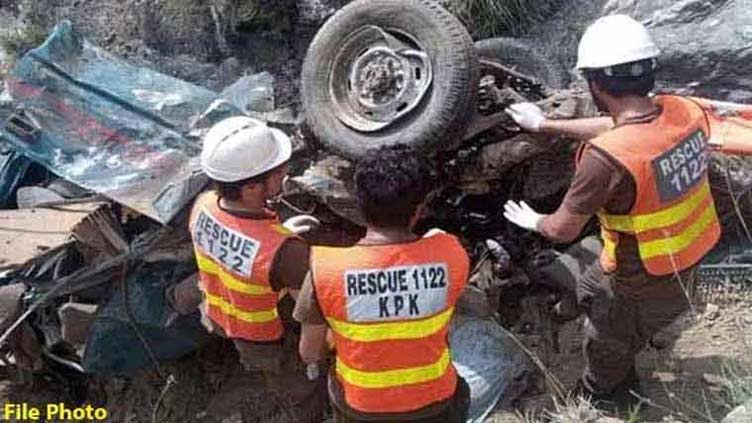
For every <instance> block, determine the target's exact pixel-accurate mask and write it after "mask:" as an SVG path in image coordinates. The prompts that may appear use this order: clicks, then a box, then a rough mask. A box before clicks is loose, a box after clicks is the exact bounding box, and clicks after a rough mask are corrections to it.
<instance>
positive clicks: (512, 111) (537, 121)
mask: <svg viewBox="0 0 752 423" xmlns="http://www.w3.org/2000/svg"><path fill="white" fill-rule="evenodd" d="M504 111H505V112H507V114H508V115H509V116H511V117H512V119H514V121H515V122H517V125H520V128H522V129H524V130H525V131H528V132H538V131H540V126H541V124H542V123H543V121H544V120H546V116H544V115H543V110H542V109H541V108H540V107H538V106H536V105H535V104H533V103H516V104H512V105H511V106H509V107H507V108H506V109H505V110H504Z"/></svg>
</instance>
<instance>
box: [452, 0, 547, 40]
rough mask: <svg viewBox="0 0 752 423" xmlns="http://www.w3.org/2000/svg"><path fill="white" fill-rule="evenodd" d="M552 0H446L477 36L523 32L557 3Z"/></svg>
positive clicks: (487, 36)
mask: <svg viewBox="0 0 752 423" xmlns="http://www.w3.org/2000/svg"><path fill="white" fill-rule="evenodd" d="M557 4H558V1H555V0H447V1H445V6H446V7H447V8H448V9H449V10H450V11H451V12H453V13H454V14H455V15H457V16H458V17H459V18H460V20H462V21H463V22H464V23H465V25H466V26H467V29H468V31H470V33H471V34H472V35H473V36H474V38H476V39H482V38H489V37H496V36H501V35H506V36H511V35H520V34H522V33H524V32H525V31H526V30H527V29H528V28H529V27H530V26H531V25H534V24H536V23H539V22H540V21H541V20H542V19H543V18H545V17H546V16H547V15H549V14H550V13H551V12H552V11H553V10H554V9H555V8H556V6H557Z"/></svg>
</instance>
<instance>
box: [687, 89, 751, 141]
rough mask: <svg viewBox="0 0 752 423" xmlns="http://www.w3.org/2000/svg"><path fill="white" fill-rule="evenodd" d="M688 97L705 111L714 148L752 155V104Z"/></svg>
mask: <svg viewBox="0 0 752 423" xmlns="http://www.w3.org/2000/svg"><path fill="white" fill-rule="evenodd" d="M688 98H689V99H690V100H692V101H694V102H695V103H697V105H699V106H700V107H702V109H703V110H704V111H705V116H706V117H707V119H708V124H709V126H710V139H709V143H710V148H711V149H712V150H714V151H717V152H720V153H724V154H739V155H752V105H749V104H737V103H728V102H724V101H715V100H710V99H706V98H699V97H688Z"/></svg>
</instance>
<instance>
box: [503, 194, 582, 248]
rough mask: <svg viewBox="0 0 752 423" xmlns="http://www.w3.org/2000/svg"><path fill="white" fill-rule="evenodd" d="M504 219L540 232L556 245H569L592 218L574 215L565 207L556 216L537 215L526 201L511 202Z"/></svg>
mask: <svg viewBox="0 0 752 423" xmlns="http://www.w3.org/2000/svg"><path fill="white" fill-rule="evenodd" d="M504 217H506V218H507V220H509V221H510V222H512V223H514V224H515V225H517V226H519V227H521V228H523V229H527V230H529V231H535V232H538V233H540V234H541V235H543V236H545V237H546V238H548V239H550V240H551V241H554V242H556V243H561V244H567V243H570V242H573V241H574V240H575V239H577V236H579V235H580V232H582V229H583V228H584V227H585V225H586V224H587V223H588V221H589V220H590V218H591V217H592V216H591V215H581V214H576V213H572V212H570V211H569V210H568V208H567V207H566V206H565V205H562V206H561V207H559V209H558V210H557V211H556V212H555V213H554V214H550V215H545V214H540V213H537V212H536V211H535V210H533V209H532V208H531V207H530V206H528V205H527V203H525V202H524V201H522V202H520V203H517V202H515V201H511V200H510V201H507V203H506V204H505V205H504Z"/></svg>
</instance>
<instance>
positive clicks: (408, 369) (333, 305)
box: [311, 233, 469, 413]
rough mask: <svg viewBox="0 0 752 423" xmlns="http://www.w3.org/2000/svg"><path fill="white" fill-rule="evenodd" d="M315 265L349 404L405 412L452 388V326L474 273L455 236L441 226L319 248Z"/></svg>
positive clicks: (449, 392) (339, 376)
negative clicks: (408, 235)
mask: <svg viewBox="0 0 752 423" xmlns="http://www.w3.org/2000/svg"><path fill="white" fill-rule="evenodd" d="M311 270H312V275H313V282H314V287H315V291H316V297H317V300H318V303H319V305H320V307H321V310H322V312H323V314H324V317H325V318H326V320H327V323H328V324H329V326H330V327H331V329H332V334H333V338H334V344H335V347H336V351H337V359H336V365H335V373H336V376H337V379H338V381H339V382H340V384H341V385H342V388H343V391H344V396H345V401H346V402H347V404H348V405H349V406H350V407H352V408H353V409H355V410H358V411H361V412H365V413H404V412H410V411H414V410H417V409H420V408H423V407H425V406H427V405H429V404H432V403H436V402H440V401H443V400H447V399H448V398H450V397H451V396H452V395H453V394H454V391H455V388H456V383H457V375H456V372H455V370H454V367H453V366H452V364H451V355H450V352H449V346H448V340H447V333H448V328H449V322H450V320H451V317H452V315H453V313H454V306H455V304H456V302H457V299H458V298H459V295H460V293H461V291H462V289H463V288H464V286H465V285H466V283H467V277H468V272H469V260H468V258H467V253H466V252H465V251H464V249H463V248H462V246H461V245H460V244H459V242H458V241H457V240H456V238H454V237H453V236H451V235H447V234H444V233H439V234H435V235H432V236H428V237H425V238H423V239H421V240H418V241H415V242H411V243H406V244H396V245H374V246H355V247H350V248H331V247H314V248H312V250H311Z"/></svg>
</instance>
